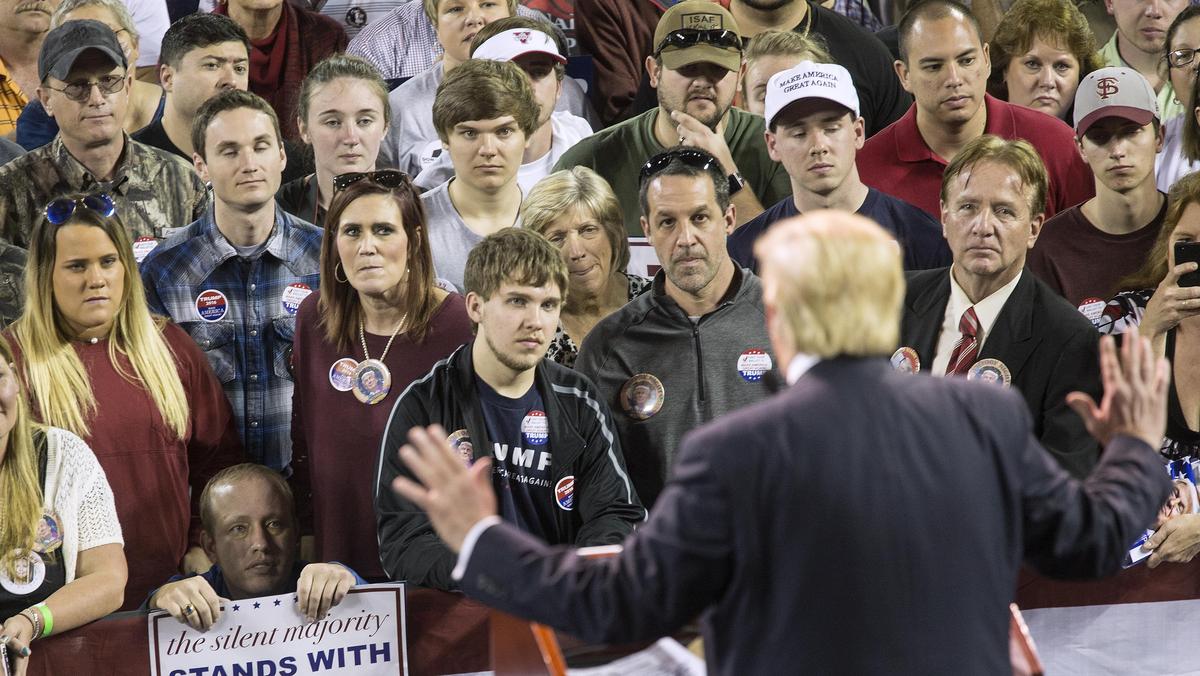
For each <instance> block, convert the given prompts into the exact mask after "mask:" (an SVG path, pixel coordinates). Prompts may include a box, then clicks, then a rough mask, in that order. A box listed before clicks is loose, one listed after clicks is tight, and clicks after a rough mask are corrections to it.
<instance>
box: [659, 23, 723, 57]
mask: <svg viewBox="0 0 1200 676" xmlns="http://www.w3.org/2000/svg"><path fill="white" fill-rule="evenodd" d="M701 42H703V43H706V44H710V45H714V46H716V47H728V48H730V49H736V50H738V51H739V52H740V51H742V38H741V36H739V35H738V34H737V33H735V32H733V31H726V30H704V31H702V30H695V29H692V28H684V29H681V30H677V31H671V32H670V33H667V37H665V38H663V41H662V42H660V43H658V48H657V49H656V50H655V51H654V53H655V54H659V53H661V52H662V50H664V49H666V48H667V47H677V48H679V49H683V48H684V47H692V46H695V45H698V44H700V43H701Z"/></svg>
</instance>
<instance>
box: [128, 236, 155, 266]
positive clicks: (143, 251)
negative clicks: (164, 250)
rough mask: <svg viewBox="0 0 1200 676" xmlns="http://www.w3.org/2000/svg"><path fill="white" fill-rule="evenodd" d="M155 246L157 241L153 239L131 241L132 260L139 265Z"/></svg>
mask: <svg viewBox="0 0 1200 676" xmlns="http://www.w3.org/2000/svg"><path fill="white" fill-rule="evenodd" d="M157 246H158V240H157V239H154V238H153V237H138V238H137V239H135V240H133V260H135V261H137V262H138V263H141V262H142V261H144V260H146V256H149V255H150V252H151V251H154V249H155V248H156V247H157Z"/></svg>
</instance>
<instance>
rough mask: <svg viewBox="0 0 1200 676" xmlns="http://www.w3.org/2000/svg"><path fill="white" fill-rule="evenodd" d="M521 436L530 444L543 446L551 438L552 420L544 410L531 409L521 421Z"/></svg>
mask: <svg viewBox="0 0 1200 676" xmlns="http://www.w3.org/2000/svg"><path fill="white" fill-rule="evenodd" d="M521 436H522V437H524V438H525V443H526V444H529V445H530V446H541V445H542V444H544V443H546V440H548V439H549V438H550V422H549V421H548V420H546V414H545V412H543V411H537V410H534V411H530V412H529V415H527V416H525V419H524V420H522V421H521Z"/></svg>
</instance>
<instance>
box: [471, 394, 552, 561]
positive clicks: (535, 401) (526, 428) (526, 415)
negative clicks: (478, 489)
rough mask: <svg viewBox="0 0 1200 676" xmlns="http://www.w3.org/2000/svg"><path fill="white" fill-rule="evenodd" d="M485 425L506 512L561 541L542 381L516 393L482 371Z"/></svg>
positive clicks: (519, 522)
mask: <svg viewBox="0 0 1200 676" xmlns="http://www.w3.org/2000/svg"><path fill="white" fill-rule="evenodd" d="M475 382H476V384H477V387H478V391H479V403H480V408H481V409H482V411H483V421H484V425H486V426H487V433H488V437H489V438H490V439H491V442H492V452H491V456H492V483H493V486H494V487H495V489H496V497H497V500H498V502H499V507H500V516H502V517H503V518H504V519H506V520H508V521H511V522H512V523H514V524H516V525H517V527H519V528H520V529H521V530H523V531H526V532H528V533H532V534H534V535H537V536H539V537H541V538H542V539H544V540H547V541H549V542H551V543H552V544H553V543H555V541H556V539H557V533H558V528H557V527H556V516H557V515H556V514H555V510H557V509H559V507H558V505H557V504H556V503H555V490H554V483H553V479H554V473H553V467H552V465H551V457H552V456H551V452H550V446H551V442H552V440H551V439H550V424H549V420H548V419H547V418H546V407H545V405H544V404H543V403H542V395H541V393H539V392H538V389H537V386H536V385H534V386H531V387H530V388H529V391H528V392H526V393H525V394H524V395H522V396H521V397H520V398H519V399H510V398H508V397H506V396H504V395H502V394H500V393H499V392H497V391H496V390H494V389H492V387H491V386H490V385H488V384H487V383H485V382H483V380H481V379H480V378H478V377H476V378H475Z"/></svg>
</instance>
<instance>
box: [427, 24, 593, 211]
mask: <svg viewBox="0 0 1200 676" xmlns="http://www.w3.org/2000/svg"><path fill="white" fill-rule="evenodd" d="M557 40H558V39H557V36H556V35H555V34H554V27H553V26H551V25H550V24H549V23H547V22H545V21H542V20H540V19H530V18H527V17H523V16H514V17H509V18H507V19H500V20H499V21H495V22H493V23H490V24H488V25H486V26H484V27H483V28H481V29H480V30H479V34H478V35H476V36H475V38H474V39H473V40H472V41H471V58H473V59H488V60H491V61H512V62H513V63H515V64H517V65H518V66H520V67H521V70H523V71H525V74H526V75H528V76H529V82H530V84H531V85H533V94H534V98H536V99H537V103H538V107H539V109H540V112H539V113H538V121H537V124H538V126H537V129H536V130H535V131H534V132H533V134H531V135H530V137H529V139H528V145H526V146H525V155H524V158H523V159H522V163H521V168H520V170H519V171H518V172H517V183H518V184H519V185H520V186H521V192H523V193H525V194H528V193H529V191H530V190H531V189H533V186H534V184H536V183H537V182H538V181H540V180H541V179H542V178H543V177H544V176H546V175H547V174H549V173H550V170H551V168H553V167H554V163H555V162H557V161H558V158H559V157H562V154H563V153H565V152H567V149H568V148H570V147H571V146H573V145H575V144H576V143H578V142H579V141H580V140H581V139H583V138H586V137H588V136H591V135H592V126H591V125H590V124H588V121H587V120H585V119H584V118H582V117H579V116H578V115H575V114H574V113H570V112H568V111H566V110H556V109H555V106H557V105H558V101H559V98H560V96H561V95H562V92H563V77H564V76H565V74H566V69H565V64H566V63H567V59H566V57H565V56H563V54H565V53H566V45H560V44H559V43H558V41H557ZM453 176H454V165H453V164H452V163H451V162H450V156H449V154H448V153H441V154H439V155H438V156H437V157H436V158H434V160H433V162H432V163H431V164H429V165H427V166H426V167H425V168H424V169H422V170H421V173H420V174H418V175H417V177H416V178H415V179H413V183H414V184H416V186H417V187H419V188H421V189H422V190H432V189H433V188H436V187H437V186H439V185H441V184H442V183H445V182H446V181H447V180H449V179H450V178H451V177H453Z"/></svg>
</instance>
